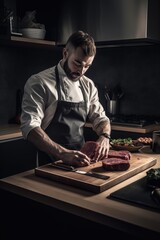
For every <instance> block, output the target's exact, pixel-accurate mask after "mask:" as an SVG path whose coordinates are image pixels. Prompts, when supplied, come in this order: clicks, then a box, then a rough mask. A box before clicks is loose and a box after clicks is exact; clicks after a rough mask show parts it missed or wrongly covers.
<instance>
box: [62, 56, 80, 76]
mask: <svg viewBox="0 0 160 240" xmlns="http://www.w3.org/2000/svg"><path fill="white" fill-rule="evenodd" d="M63 69H64V71H65V73H66V75H67V77H68V78H69V79H70V80H72V81H78V80H79V79H80V77H81V74H80V73H78V72H72V71H71V69H70V68H69V66H68V59H67V60H66V61H65V62H64V65H63Z"/></svg>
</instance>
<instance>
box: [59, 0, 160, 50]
mask: <svg viewBox="0 0 160 240" xmlns="http://www.w3.org/2000/svg"><path fill="white" fill-rule="evenodd" d="M59 16H60V21H59V27H58V40H57V41H58V42H60V43H62V44H64V43H65V42H66V40H67V38H68V37H69V35H70V34H72V33H73V32H74V31H77V30H83V31H86V32H88V33H90V34H91V35H92V36H93V37H94V39H95V42H96V45H97V46H99V47H101V46H103V47H104V46H106V47H107V46H117V45H118V46H119V45H146V44H154V43H160V0H94V1H92V0H84V1H83V0H81V1H79V3H78V2H77V1H71V0H68V1H64V4H63V6H62V9H61V13H60V15H59Z"/></svg>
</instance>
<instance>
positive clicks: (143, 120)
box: [110, 115, 159, 128]
mask: <svg viewBox="0 0 160 240" xmlns="http://www.w3.org/2000/svg"><path fill="white" fill-rule="evenodd" d="M110 120H111V124H112V125H121V126H128V127H140V128H142V127H145V126H148V125H152V124H159V119H156V118H154V117H148V116H139V115H138V116H137V115H117V116H114V117H113V116H112V117H110Z"/></svg>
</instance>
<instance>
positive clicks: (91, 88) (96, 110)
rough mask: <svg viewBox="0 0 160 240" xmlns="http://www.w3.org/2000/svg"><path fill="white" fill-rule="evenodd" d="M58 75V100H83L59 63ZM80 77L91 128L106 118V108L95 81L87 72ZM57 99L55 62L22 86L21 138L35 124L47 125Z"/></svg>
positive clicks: (78, 86) (39, 125) (76, 86)
mask: <svg viewBox="0 0 160 240" xmlns="http://www.w3.org/2000/svg"><path fill="white" fill-rule="evenodd" d="M58 72H59V78H60V85H61V86H60V91H61V97H62V99H61V100H65V101H69V102H80V101H84V99H83V94H82V91H81V87H80V83H79V81H76V82H74V81H71V80H70V79H68V78H67V76H66V74H65V72H64V70H63V68H62V67H61V65H60V62H59V63H58ZM80 81H81V82H82V85H83V88H84V94H85V96H86V101H87V102H86V106H87V114H88V120H89V121H90V122H91V123H92V127H93V130H94V131H96V128H97V126H98V124H99V123H100V122H103V121H108V122H109V118H108V117H107V116H106V115H105V111H104V109H103V107H102V105H101V103H100V102H99V97H98V91H97V88H96V87H95V85H94V82H93V81H92V80H91V79H89V78H88V77H86V76H82V77H81V79H80ZM57 102H58V94H57V88H56V77H55V66H54V67H51V68H48V69H46V70H44V71H41V72H39V73H38V74H34V75H32V76H31V77H30V78H29V79H28V80H27V82H26V84H25V86H24V95H23V101H22V114H21V131H22V135H23V136H24V138H27V135H28V133H29V132H30V131H31V130H32V129H33V128H35V127H41V128H42V129H44V130H45V129H46V128H47V127H48V125H49V124H50V122H51V120H52V119H53V117H54V114H55V111H56V107H57Z"/></svg>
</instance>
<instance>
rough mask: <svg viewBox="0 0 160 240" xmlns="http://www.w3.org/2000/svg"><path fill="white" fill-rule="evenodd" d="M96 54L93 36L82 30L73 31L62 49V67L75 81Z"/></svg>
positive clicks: (83, 72) (86, 68)
mask: <svg viewBox="0 0 160 240" xmlns="http://www.w3.org/2000/svg"><path fill="white" fill-rule="evenodd" d="M95 55H96V46H95V42H94V40H93V38H92V37H91V36H90V35H89V34H88V33H84V32H83V31H78V32H75V33H73V34H72V35H71V36H70V37H69V39H68V41H67V43H66V46H65V48H64V49H63V60H62V67H63V68H64V71H65V72H66V75H67V77H68V78H69V79H71V80H72V81H77V80H79V78H80V77H81V76H82V75H84V74H85V72H86V71H87V70H88V68H89V67H90V66H91V64H92V62H93V60H94V57H95Z"/></svg>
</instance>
